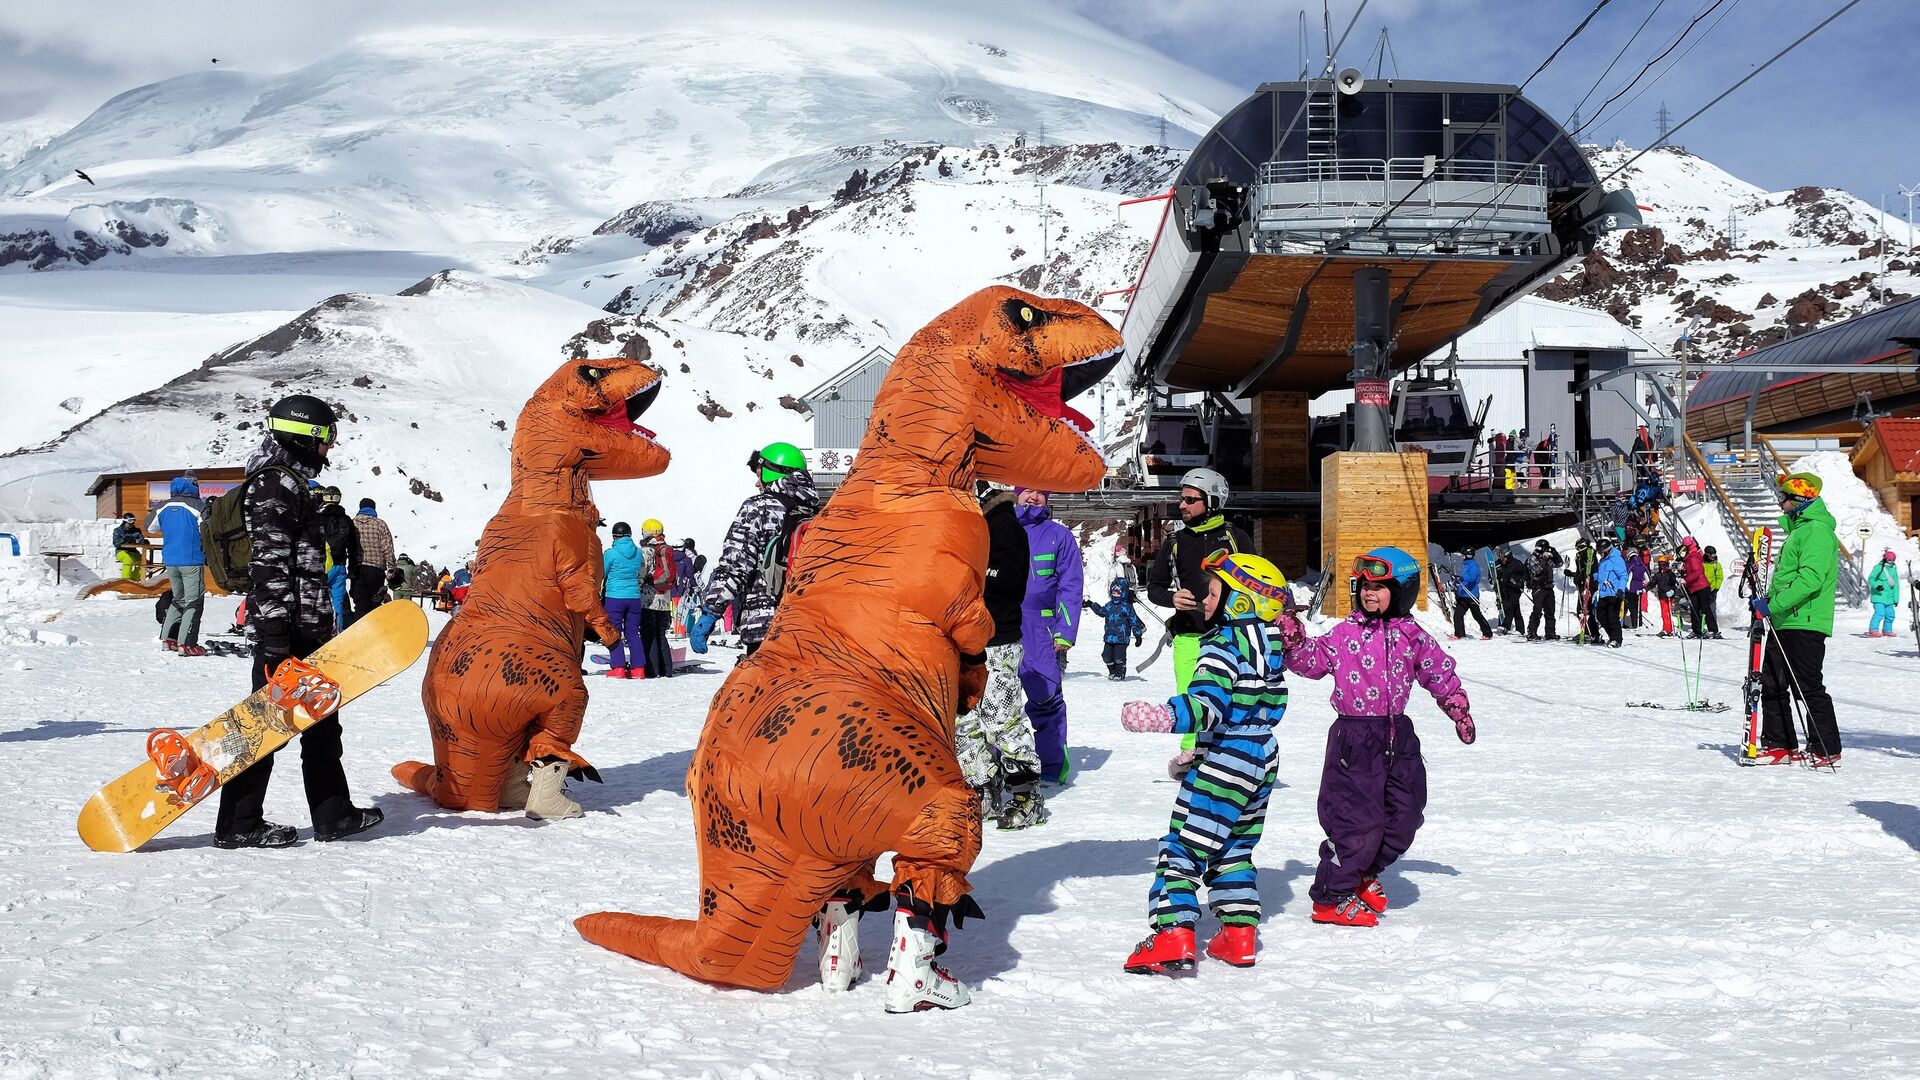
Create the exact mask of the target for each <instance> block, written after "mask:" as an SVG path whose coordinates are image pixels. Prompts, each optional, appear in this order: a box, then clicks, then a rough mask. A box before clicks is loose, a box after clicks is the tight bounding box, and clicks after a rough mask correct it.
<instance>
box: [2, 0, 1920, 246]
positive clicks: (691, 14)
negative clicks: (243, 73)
mask: <svg viewBox="0 0 1920 1080" xmlns="http://www.w3.org/2000/svg"><path fill="white" fill-rule="evenodd" d="M1595 2H1597V0H1369V2H1368V4H1367V6H1366V8H1365V10H1364V12H1363V14H1362V17H1361V19H1360V21H1359V23H1358V24H1357V25H1356V26H1355V27H1354V30H1353V33H1352V35H1351V36H1350V37H1349V38H1348V40H1347V43H1346V46H1345V47H1344V48H1343V49H1342V50H1341V53H1340V57H1339V61H1340V64H1341V66H1354V67H1363V68H1364V71H1365V73H1366V74H1367V75H1368V77H1372V76H1373V75H1374V72H1375V70H1376V69H1377V68H1378V67H1379V63H1380V62H1379V61H1378V59H1369V54H1370V53H1372V52H1373V51H1374V48H1375V44H1376V42H1377V39H1378V37H1379V33H1380V29H1381V28H1382V27H1383V26H1385V27H1387V28H1388V30H1389V32H1390V41H1391V43H1392V51H1393V57H1394V61H1393V62H1389V63H1388V64H1387V66H1386V71H1387V74H1389V75H1391V74H1392V73H1393V71H1394V69H1395V67H1396V66H1397V69H1398V71H1399V73H1400V75H1401V76H1403V77H1405V78H1414V79H1459V80H1469V81H1481V82H1504V83H1512V82H1518V81H1520V80H1522V79H1524V78H1526V77H1527V75H1528V73H1529V72H1531V71H1532V70H1533V69H1534V68H1535V67H1536V66H1538V65H1539V63H1540V62H1541V61H1542V60H1543V59H1545V58H1546V56H1547V54H1548V52H1550V51H1551V50H1552V48H1553V46H1554V44H1556V43H1557V42H1559V41H1560V40H1561V39H1562V38H1563V37H1565V36H1566V34H1567V33H1568V32H1569V31H1571V30H1572V29H1573V27H1574V26H1575V25H1576V24H1577V23H1578V22H1579V21H1580V19H1581V17H1582V16H1584V15H1585V14H1586V13H1587V12H1588V11H1589V10H1591V8H1592V6H1593V4H1594V3H1595ZM1720 2H1721V6H1720V8H1719V9H1718V10H1717V11H1716V12H1715V13H1714V14H1713V15H1712V16H1710V17H1709V18H1708V19H1707V20H1706V21H1705V22H1703V23H1702V24H1701V25H1702V27H1703V28H1704V27H1706V26H1709V25H1712V24H1713V23H1714V21H1715V20H1720V21H1719V22H1718V25H1717V27H1716V28H1715V29H1714V30H1713V31H1712V33H1711V34H1710V35H1709V36H1707V37H1706V38H1705V39H1704V41H1703V42H1702V43H1701V44H1699V45H1698V46H1697V47H1694V48H1693V49H1692V50H1691V51H1690V52H1686V53H1685V58H1684V59H1683V60H1682V61H1681V62H1680V63H1679V64H1677V65H1676V66H1674V67H1673V68H1672V69H1671V70H1670V71H1668V72H1666V74H1664V75H1663V76H1661V77H1660V79H1659V82H1658V83H1657V84H1655V85H1653V86H1652V87H1651V88H1650V89H1648V90H1646V91H1645V92H1644V93H1643V94H1641V96H1639V97H1638V98H1637V99H1635V100H1633V101H1632V103H1631V104H1630V105H1623V106H1616V107H1615V108H1614V109H1613V110H1612V111H1611V113H1612V115H1609V116H1606V117H1604V118H1603V119H1601V120H1600V121H1599V122H1598V123H1597V124H1596V125H1595V126H1594V127H1593V128H1591V129H1590V130H1589V132H1588V136H1589V137H1590V138H1594V139H1598V140H1601V141H1611V140H1612V139H1614V138H1615V137H1618V138H1621V139H1624V140H1626V141H1627V142H1629V143H1631V144H1633V145H1635V146H1644V145H1646V144H1647V143H1648V142H1649V141H1650V140H1652V138H1653V137H1654V114H1655V112H1656V111H1657V110H1658V109H1659V108H1660V105H1661V103H1662V102H1665V103H1666V105H1667V107H1668V108H1669V109H1670V110H1671V112H1672V114H1673V116H1674V117H1675V119H1676V120H1677V119H1678V118H1680V117H1684V116H1686V115H1687V114H1688V113H1690V112H1692V111H1693V110H1694V109H1696V108H1698V107H1699V106H1700V105H1702V104H1704V103H1705V102H1706V101H1707V100H1708V99H1710V98H1711V97H1713V95H1714V94H1716V93H1718V92H1719V91H1720V90H1722V89H1724V88H1726V87H1727V86H1729V85H1731V84H1732V83H1733V82H1735V81H1736V80H1738V79H1739V78H1740V77H1741V76H1742V75H1744V74H1746V73H1747V72H1748V71H1750V70H1751V69H1752V66H1753V65H1754V64H1757V63H1759V62H1760V61H1762V60H1764V59H1765V58H1766V57H1768V56H1770V55H1771V54H1772V53H1773V52H1774V51H1775V50H1777V49H1778V48H1780V47H1781V46H1782V45H1784V44H1786V43H1787V42H1789V41H1791V40H1793V38H1794V37H1796V36H1798V35H1799V34H1800V33H1801V32H1803V31H1804V30H1806V29H1808V28H1810V27H1812V26H1813V25H1814V24H1815V23H1817V22H1818V21H1819V20H1820V19H1821V18H1822V17H1824V16H1825V15H1826V14H1827V13H1828V12H1830V11H1832V10H1833V9H1834V8H1835V7H1837V6H1838V5H1839V4H1840V3H1842V2H1844V0H1720ZM710 3H713V4H715V5H719V6H732V7H741V6H750V5H751V4H754V3H770V4H771V5H772V6H773V7H774V8H775V9H778V10H782V11H783V12H785V13H787V14H789V15H791V14H792V13H794V12H795V11H802V10H808V9H809V5H810V4H812V3H818V4H820V5H821V6H822V7H825V8H830V9H833V10H837V11H841V12H845V11H859V12H862V13H863V15H864V16H865V17H869V18H873V19H875V20H884V19H889V18H894V19H900V20H904V21H915V22H921V21H927V20H929V19H930V18H935V17H937V16H936V15H934V13H935V12H937V11H939V10H940V9H939V8H938V7H937V6H928V5H925V4H924V3H923V2H922V0H912V2H908V0H809V4H803V5H800V6H797V7H796V6H794V5H791V4H789V3H784V2H780V0H710ZM1358 3H1359V0H1334V4H1333V20H1334V26H1333V30H1334V33H1335V35H1336V36H1337V35H1338V34H1339V32H1340V30H1341V29H1342V28H1343V27H1344V26H1345V25H1346V22H1347V19H1348V18H1349V17H1350V16H1351V15H1352V14H1353V12H1354V10H1355V8H1356V6H1357V5H1358ZM1712 3H1714V0H1611V3H1610V4H1609V5H1608V6H1607V8H1606V9H1605V10H1603V11H1602V12H1601V13H1600V15H1599V17H1598V18H1596V19H1595V20H1594V22H1593V24H1592V25H1591V26H1590V27H1589V28H1588V30H1587V31H1586V32H1585V33H1584V34H1582V35H1581V36H1580V37H1579V38H1578V39H1576V40H1575V41H1574V43H1573V44H1572V45H1570V46H1569V47H1568V48H1567V50H1566V51H1565V52H1564V53H1563V54H1562V55H1561V56H1560V58H1559V59H1558V60H1556V61H1555V62H1554V63H1553V64H1552V65H1551V66H1550V67H1548V68H1547V70H1546V71H1545V72H1543V73H1542V74H1541V75H1540V76H1539V77H1538V78H1537V79H1536V80H1535V81H1534V82H1533V84H1532V85H1530V86H1529V87H1528V88H1527V94H1528V96H1529V97H1531V98H1533V99H1534V100H1535V101H1536V102H1538V103H1539V104H1541V105H1542V106H1543V107H1544V108H1546V109H1547V111H1549V112H1551V113H1553V114H1554V115H1555V116H1557V117H1559V118H1561V119H1562V120H1565V119H1566V118H1567V116H1568V114H1569V113H1570V112H1571V111H1572V109H1573V106H1574V105H1575V103H1576V102H1578V101H1579V100H1580V99H1581V97H1582V96H1583V95H1585V94H1587V93H1588V92H1589V90H1590V89H1592V88H1593V87H1594V85H1595V83H1596V80H1599V89H1598V91H1597V92H1596V93H1595V95H1594V97H1593V98H1592V101H1591V102H1590V103H1589V105H1588V107H1587V108H1586V109H1583V110H1582V112H1583V115H1585V116H1592V115H1593V110H1594V107H1595V106H1597V104H1598V103H1599V102H1600V101H1602V100H1603V99H1605V98H1606V97H1607V96H1608V95H1609V94H1611V93H1612V92H1613V90H1614V89H1615V88H1617V87H1618V86H1619V85H1621V84H1623V83H1624V82H1625V80H1626V79H1627V78H1628V77H1630V76H1631V75H1632V74H1633V73H1634V72H1635V71H1637V70H1638V69H1639V68H1640V66H1641V65H1642V64H1643V63H1644V62H1645V61H1646V60H1648V59H1650V58H1651V57H1652V55H1653V54H1654V53H1655V52H1657V51H1658V50H1659V49H1660V48H1661V47H1662V46H1664V44H1665V43H1666V42H1667V41H1668V40H1670V39H1671V38H1672V37H1673V35H1675V34H1676V33H1678V32H1679V29H1680V28H1681V27H1682V26H1683V25H1684V24H1685V23H1686V22H1687V21H1688V20H1690V19H1691V18H1693V17H1694V16H1695V15H1696V14H1698V13H1699V12H1700V11H1702V10H1703V9H1705V8H1706V7H1708V6H1709V5H1711V4H1712ZM1656 4H1658V5H1660V6H1659V8H1658V10H1657V11H1656V12H1655V13H1654V15H1653V18H1652V21H1651V22H1649V23H1648V25H1647V28H1646V30H1645V32H1644V33H1642V34H1641V35H1640V36H1639V38H1638V39H1637V40H1635V41H1634V42H1633V44H1632V45H1631V46H1629V47H1628V49H1627V51H1626V53H1625V55H1623V56H1622V57H1621V59H1620V62H1619V65H1618V66H1617V67H1616V68H1615V69H1614V70H1613V72H1612V73H1611V74H1609V75H1607V76H1606V77H1605V78H1604V79H1601V72H1602V70H1603V69H1604V68H1605V67H1606V65H1607V63H1608V61H1609V60H1611V59H1612V58H1613V56H1614V54H1615V52H1617V51H1618V50H1619V49H1620V48H1621V46H1622V45H1623V44H1625V43H1627V41H1628V39H1629V37H1630V36H1631V35H1632V34H1633V32H1634V30H1635V28H1636V27H1637V26H1639V24H1640V22H1641V20H1642V19H1644V18H1646V17H1647V15H1648V13H1649V12H1650V11H1653V10H1654V8H1655V5H1656ZM1051 6H1052V7H1053V8H1054V9H1055V10H1056V11H1061V12H1075V13H1078V14H1079V15H1080V16H1083V17H1085V18H1086V19H1088V20H1090V21H1092V22H1093V23H1095V24H1097V25H1099V26H1101V27H1104V28H1105V29H1107V30H1109V31H1111V32H1112V33H1114V34H1115V35H1118V36H1121V37H1125V38H1129V39H1132V40H1134V41H1137V42H1140V43H1142V44H1145V45H1147V46H1150V47H1152V48H1154V49H1157V50H1159V51H1160V52H1163V53H1165V54H1167V55H1168V56H1169V57H1171V58H1173V59H1175V60H1178V61H1180V62H1182V63H1184V64H1186V65H1188V66H1189V67H1192V68H1195V69H1197V70H1199V71H1201V72H1204V73H1206V74H1208V75H1211V76H1213V77H1214V78H1216V79H1219V80H1222V81H1223V82H1224V83H1227V84H1230V85H1233V86H1238V87H1243V88H1245V89H1246V90H1249V91H1251V90H1252V89H1253V88H1254V87H1256V86H1258V85H1259V84H1260V83H1261V82H1263V81H1268V80H1289V79H1292V78H1294V77H1295V75H1296V73H1297V72H1298V70H1299V65H1300V59H1299V57H1300V51H1299V45H1298V12H1299V10H1300V7H1299V4H1298V2H1297V0H1296V2H1295V3H1290V4H1288V3H1281V4H1276V3H1272V2H1271V0H1051ZM697 10H698V9H694V10H692V11H689V9H688V8H686V7H685V6H684V5H680V4H678V3H671V4H670V3H667V2H665V0H658V2H653V0H624V2H623V0H573V2H571V3H569V4H566V5H564V6H561V7H557V8H556V7H551V6H546V5H523V4H519V3H514V2H510V0H412V2H410V3H407V4H391V3H385V2H381V0H332V2H330V3H327V4H282V5H253V6H244V7H243V6H238V5H233V4H230V3H225V2H224V0H171V2H170V3H168V4H164V5H156V4H151V3H134V2H131V0H92V2H90V3H86V4H50V3H29V2H18V3H6V4H4V6H0V122H5V121H8V120H15V119H20V118H23V117H31V116H35V115H53V116H59V117H61V118H64V119H68V120H77V119H78V118H80V117H82V116H84V115H86V113H87V112H89V111H90V110H91V109H92V108H93V107H94V106H96V105H98V104H100V103H101V102H103V101H105V100H106V99H107V98H109V97H111V96H113V95H114V94H117V93H120V92H122V91H124V90H128V89H131V88H133V87H135V86H139V85H142V84H144V83H147V82H151V81H154V80H157V79H161V78H165V77H167V76H169V75H177V74H181V73H183V72H188V71H196V70H204V69H205V68H206V66H207V63H208V60H209V59H210V58H211V57H212V56H219V55H223V54H224V55H226V56H227V57H228V60H229V62H230V63H237V64H238V65H241V66H244V67H245V68H246V69H248V70H254V71H275V70H287V69H290V68H293V67H297V66H299V65H301V64H305V63H310V62H312V61H314V60H317V59H320V58H321V57H323V56H325V55H327V54H328V53H331V52H334V51H337V50H338V49H340V48H342V47H344V46H345V45H346V44H347V43H348V42H349V41H350V40H351V38H352V37H353V36H354V35H355V34H356V33H359V32H362V31H370V30H390V29H396V28H403V27H405V26H407V25H417V24H421V23H427V22H432V23H436V24H439V25H449V24H451V25H457V26H473V25H475V24H483V25H507V24H509V23H511V24H513V25H514V26H516V27H517V28H521V29H536V30H537V29H553V28H561V27H564V28H566V29H571V30H573V31H575V32H579V31H581V30H582V29H585V30H587V31H588V32H591V31H592V30H594V29H600V30H605V29H607V28H609V27H611V26H616V25H618V24H621V23H627V24H629V25H632V24H642V25H644V24H649V23H654V22H657V21H660V20H662V19H666V18H674V19H679V20H685V19H688V18H697V17H698V14H697ZM947 10H949V11H965V12H968V13H970V16H971V17H972V18H975V19H982V20H987V21H990V22H992V23H993V24H994V25H995V27H996V30H995V33H998V34H1001V36H1008V35H1013V34H1017V32H1019V30H1020V29H1021V28H1022V27H1023V26H1024V27H1025V28H1026V29H1027V30H1029V31H1030V32H1033V33H1038V34H1047V33H1054V32H1057V30H1056V28H1057V27H1059V26H1060V25H1061V23H1062V22H1063V21H1071V20H1062V19H1060V18H1058V17H1048V13H1047V12H1046V11H1045V10H1044V9H1042V10H1040V11H1037V12H1036V10H1035V7H1034V5H1033V3H1032V2H1031V0H972V2H971V3H970V4H969V5H967V6H966V7H965V8H962V9H947ZM1723 15H1724V19H1721V16H1723ZM1308 22H1309V35H1308V36H1309V55H1308V60H1309V62H1310V63H1312V64H1313V65H1314V66H1315V67H1316V68H1317V66H1318V65H1319V63H1320V62H1321V61H1322V59H1323V57H1322V52H1323V45H1322V38H1321V33H1320V9H1319V6H1318V3H1317V0H1315V5H1314V7H1313V8H1312V10H1311V11H1310V13H1309V19H1308ZM1001 25H1004V26H1005V27H1006V29H1005V31H1004V32H1003V31H1001V30H999V29H998V27H999V26H1001ZM1696 34H1697V32H1696ZM1686 48H1687V47H1686V46H1684V45H1683V46H1682V47H1681V50H1676V52H1675V53H1674V56H1680V55H1681V52H1682V51H1683V50H1685V49H1686ZM1916 48H1920V0H1861V2H1860V4H1859V5H1858V6H1857V7H1855V8H1854V9H1853V10H1852V11H1850V12H1848V13H1847V14H1846V15H1844V16H1842V17H1841V18H1840V19H1839V20H1838V21H1836V22H1835V23H1834V24H1833V25H1832V26H1830V27H1828V28H1827V29H1826V30H1824V31H1822V32H1821V33H1820V34H1819V35H1818V36H1816V37H1814V38H1813V39H1812V40H1810V41H1808V42H1807V43H1806V44H1805V45H1803V46H1801V47H1800V48H1799V49H1798V50H1796V51H1795V52H1794V53H1792V54H1791V55H1789V56H1788V57H1786V58H1785V59H1784V60H1782V61H1781V62H1780V63H1778V64H1776V65H1775V66H1774V67H1773V68H1771V69H1770V70H1768V71H1767V72H1766V73H1764V74H1762V75H1761V76H1760V77H1759V78H1757V79H1755V80H1754V81H1753V82H1751V83H1749V84H1748V85H1747V86H1746V87H1744V88H1742V89H1741V90H1740V91H1739V92H1737V93H1736V94H1735V95H1734V96H1732V97H1730V98H1728V99H1727V100H1726V101H1725V102H1723V103H1722V104H1720V105H1719V106H1717V107H1716V108H1715V109H1714V110H1712V111H1711V112H1709V113H1707V114H1706V115H1705V116H1703V117H1701V118H1700V119H1699V120H1697V121H1695V122H1694V124H1693V125H1692V126H1690V127H1689V128H1687V129H1686V130H1685V131H1684V132H1682V133H1681V134H1680V136H1679V138H1678V139H1677V141H1678V142H1680V143H1681V144H1682V145H1684V146H1686V147H1687V148H1688V149H1690V150H1692V151H1693V152H1695V153H1697V154H1699V155H1701V156H1702V157H1705V158H1707V159H1709V160H1711V161H1713V162H1714V163H1715V164H1718V165H1720V166H1721V167H1722V168H1725V169H1727V170H1728V171H1729V172H1732V173H1733V174H1734V175H1736V176H1739V177H1741V178H1742V179H1745V180H1748V181H1751V182H1752V183H1755V184H1759V185H1760V186H1762V187H1765V188H1769V189H1774V190H1778V189H1782V188H1788V187H1794V186H1797V185H1800V184H1820V185H1825V186H1833V187H1844V188H1846V189H1847V190H1849V191H1852V192H1853V193H1854V194H1856V195H1859V196H1860V197H1862V198H1864V199H1867V200H1868V201H1870V202H1874V201H1878V200H1879V198H1880V196H1881V195H1882V194H1883V193H1884V194H1885V195H1887V197H1888V202H1887V205H1888V209H1889V210H1890V211H1896V212H1904V210H1905V200H1904V199H1900V198H1898V197H1897V190H1898V185H1901V184H1906V185H1915V184H1920V89H1916V88H1915V87H1914V83H1915V82H1916V80H1915V79H1914V77H1913V73H1914V70H1915V67H1916V65H1915V63H1914V59H1913V56H1914V53H1915V51H1916ZM1659 70H1660V69H1658V68H1656V69H1655V72H1656V73H1658V71H1659ZM1201 96H1204V97H1208V98H1211V97H1213V96H1214V95H1211V94H1203V95H1201ZM1623 100H1624V99H1623ZM1230 104H1231V102H1230V101H1226V102H1222V103H1221V105H1222V107H1225V106H1226V105H1230Z"/></svg>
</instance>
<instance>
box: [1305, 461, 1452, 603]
mask: <svg viewBox="0 0 1920 1080" xmlns="http://www.w3.org/2000/svg"><path fill="white" fill-rule="evenodd" d="M1387 545H1392V546H1393V547H1397V548H1400V549H1402V550H1404V551H1406V552H1407V553H1408V554H1410V555H1412V556H1413V557H1414V558H1415V559H1418V560H1419V561H1420V571H1421V575H1422V582H1423V583H1424V582H1425V575H1426V573H1427V455H1426V454H1424V453H1421V452H1419V451H1411V452H1408V453H1404V454H1360V453H1351V452H1349V453H1341V454H1333V455H1330V456H1329V457H1328V458H1327V459H1326V460H1325V461H1323V462H1322V463H1321V464H1320V549H1321V555H1322V557H1323V558H1324V557H1325V556H1326V555H1328V554H1331V555H1332V556H1333V575H1334V580H1333V582H1332V584H1331V585H1330V586H1329V587H1328V588H1327V595H1326V600H1325V601H1324V602H1323V604H1322V606H1321V610H1322V611H1323V612H1325V613H1326V614H1328V615H1336V616H1344V615H1346V614H1347V613H1348V612H1349V611H1351V610H1352V604H1351V602H1350V600H1349V598H1348V596H1347V590H1346V588H1345V585H1344V583H1345V581H1346V579H1347V576H1348V575H1349V574H1350V573H1351V572H1352V567H1353V560H1354V559H1355V558H1357V557H1359V556H1361V555H1364V554H1366V553H1367V552H1368V551H1370V550H1372V549H1374V548H1377V547H1384V546H1387ZM1419 604H1420V607H1421V608H1422V609H1425V608H1426V606H1427V590H1426V589H1424V588H1423V589H1421V590H1420V600H1419Z"/></svg>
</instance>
